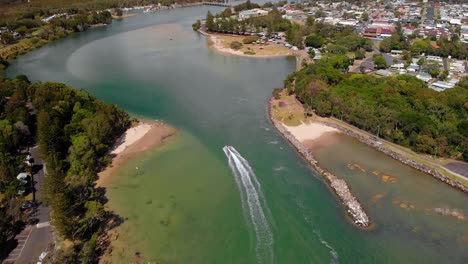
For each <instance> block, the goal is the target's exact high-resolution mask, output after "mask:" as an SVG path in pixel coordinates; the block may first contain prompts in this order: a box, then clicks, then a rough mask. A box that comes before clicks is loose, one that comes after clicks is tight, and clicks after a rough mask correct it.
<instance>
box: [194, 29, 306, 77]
mask: <svg viewBox="0 0 468 264" xmlns="http://www.w3.org/2000/svg"><path fill="white" fill-rule="evenodd" d="M198 32H200V33H201V34H203V35H205V36H207V37H208V40H207V42H208V46H209V47H210V48H211V49H213V50H214V51H216V52H218V53H221V54H223V55H234V56H243V57H254V58H275V57H286V56H294V57H296V69H297V70H299V69H301V68H302V62H303V61H304V60H306V61H307V60H308V58H309V55H308V54H307V52H306V51H305V50H292V49H288V48H287V47H285V46H283V45H281V44H274V43H268V44H254V43H252V44H243V42H242V41H243V39H244V38H246V37H247V36H242V35H232V34H221V33H208V32H206V31H203V30H198ZM233 42H239V43H242V47H241V48H239V49H233V48H231V43H233Z"/></svg>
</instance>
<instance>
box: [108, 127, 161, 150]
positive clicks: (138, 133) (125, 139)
mask: <svg viewBox="0 0 468 264" xmlns="http://www.w3.org/2000/svg"><path fill="white" fill-rule="evenodd" d="M152 127H153V125H151V124H147V123H143V122H140V123H139V124H138V126H136V127H131V128H129V129H127V131H125V133H124V134H123V135H122V137H121V138H120V139H119V141H120V142H121V143H120V144H119V145H118V146H117V147H116V148H115V149H114V150H112V152H111V154H120V153H122V151H124V150H125V149H126V148H127V147H128V146H130V145H132V144H133V143H135V142H137V141H138V140H139V139H141V138H142V137H143V136H145V135H146V133H148V131H150V130H151V128H152Z"/></svg>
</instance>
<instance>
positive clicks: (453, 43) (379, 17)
mask: <svg viewBox="0 0 468 264" xmlns="http://www.w3.org/2000/svg"><path fill="white" fill-rule="evenodd" d="M273 13H275V14H276V13H277V14H279V15H281V20H278V19H277V17H275V16H274V15H272V14H273ZM262 17H263V18H262ZM207 19H213V20H212V21H207V20H205V21H199V22H197V23H199V25H194V27H195V28H198V27H201V29H202V30H208V31H212V32H217V33H223V34H234V35H250V36H251V37H249V38H248V39H246V40H245V41H244V44H248V43H252V44H254V45H261V46H262V49H263V48H266V47H268V45H283V46H285V47H286V48H288V49H291V50H304V51H306V52H308V53H309V55H310V59H311V60H318V59H321V58H322V57H323V55H325V54H330V53H331V54H345V55H346V56H348V58H349V59H351V60H352V63H350V65H349V66H348V67H347V68H346V71H348V72H355V73H365V74H377V75H380V76H391V75H398V74H409V75H413V76H416V77H417V78H418V79H420V80H422V81H424V82H426V83H427V84H428V85H429V87H430V88H432V89H434V90H436V91H443V90H445V89H448V88H453V87H454V86H455V84H456V83H458V82H459V80H461V79H462V78H463V77H464V76H466V75H467V74H468V63H467V61H466V60H467V58H468V4H447V3H443V2H428V1H427V0H424V1H422V2H421V1H403V0H399V1H395V2H386V3H383V1H379V2H374V3H371V4H367V5H364V4H352V3H349V2H346V1H342V2H331V1H317V2H298V3H294V2H290V3H287V2H280V3H277V4H271V3H267V4H265V5H263V6H259V5H257V4H253V3H250V2H247V3H246V4H241V5H238V6H234V7H232V8H230V9H229V8H228V9H227V10H225V11H224V12H223V13H221V14H218V15H214V16H213V17H212V18H208V17H207ZM271 21H273V22H271ZM314 27H315V28H314ZM317 27H321V29H318V30H317ZM324 29H325V30H324ZM327 30H328V32H333V31H338V32H339V31H342V32H351V33H353V34H355V35H356V36H358V37H359V38H361V39H367V40H369V41H366V40H358V41H363V42H362V43H365V44H363V45H358V47H354V48H350V46H353V45H354V44H353V43H352V42H354V41H355V39H350V38H349V37H348V38H346V37H343V38H342V39H336V38H333V37H332V36H329V35H327ZM235 44H236V45H237V46H238V47H239V46H240V45H239V44H242V43H235ZM236 45H233V46H232V48H234V49H236V48H238V47H236ZM245 54H249V53H248V51H247V52H245Z"/></svg>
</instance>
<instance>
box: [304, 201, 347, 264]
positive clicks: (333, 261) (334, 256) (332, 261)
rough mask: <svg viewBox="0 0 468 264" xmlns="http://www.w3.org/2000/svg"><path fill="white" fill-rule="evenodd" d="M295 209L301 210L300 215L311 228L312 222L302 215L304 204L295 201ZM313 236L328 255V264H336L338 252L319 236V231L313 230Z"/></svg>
mask: <svg viewBox="0 0 468 264" xmlns="http://www.w3.org/2000/svg"><path fill="white" fill-rule="evenodd" d="M296 204H297V207H298V208H300V209H301V211H302V215H303V217H304V220H305V221H306V222H307V223H308V224H309V225H311V226H312V227H313V224H312V220H311V219H310V218H309V217H308V216H307V215H306V214H305V213H304V203H303V201H302V200H297V201H296ZM313 232H314V234H315V235H316V236H317V238H318V239H319V241H320V243H321V244H322V245H324V246H325V247H326V248H327V249H328V250H329V253H330V264H338V263H339V262H338V257H339V255H338V252H337V251H336V249H335V248H334V247H332V246H331V245H330V244H329V243H328V242H327V241H326V240H325V239H323V237H322V235H321V234H320V231H318V230H316V229H314V230H313Z"/></svg>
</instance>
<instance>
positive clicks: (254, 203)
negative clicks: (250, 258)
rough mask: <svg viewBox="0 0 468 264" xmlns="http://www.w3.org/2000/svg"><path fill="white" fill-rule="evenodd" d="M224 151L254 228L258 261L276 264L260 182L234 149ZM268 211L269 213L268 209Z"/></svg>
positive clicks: (228, 147)
mask: <svg viewBox="0 0 468 264" xmlns="http://www.w3.org/2000/svg"><path fill="white" fill-rule="evenodd" d="M223 151H224V153H225V154H226V157H227V158H228V163H229V167H230V168H231V170H232V172H233V174H234V178H235V181H236V184H237V187H238V188H239V191H240V196H241V202H242V208H243V209H244V213H245V214H246V215H248V219H249V220H250V223H251V224H252V225H253V227H254V231H255V238H256V245H255V250H256V256H257V261H258V262H259V263H274V256H273V247H272V246H273V233H272V232H271V229H270V225H269V223H268V221H267V218H266V217H265V211H264V209H263V207H262V203H263V204H264V205H265V199H264V197H263V193H262V190H261V185H260V182H258V180H257V177H256V176H255V173H254V172H253V169H252V167H250V165H249V163H248V162H247V160H245V159H244V158H243V157H242V156H241V155H240V153H239V152H237V150H236V149H235V148H234V147H231V146H225V147H224V148H223ZM265 207H266V205H265ZM266 210H267V213H268V208H266Z"/></svg>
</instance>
